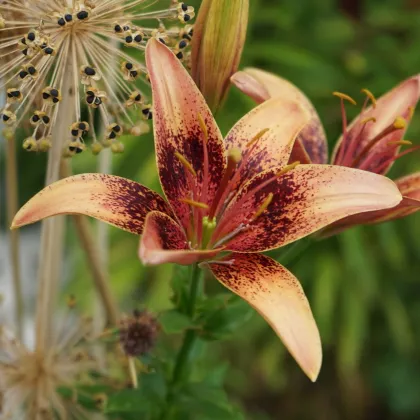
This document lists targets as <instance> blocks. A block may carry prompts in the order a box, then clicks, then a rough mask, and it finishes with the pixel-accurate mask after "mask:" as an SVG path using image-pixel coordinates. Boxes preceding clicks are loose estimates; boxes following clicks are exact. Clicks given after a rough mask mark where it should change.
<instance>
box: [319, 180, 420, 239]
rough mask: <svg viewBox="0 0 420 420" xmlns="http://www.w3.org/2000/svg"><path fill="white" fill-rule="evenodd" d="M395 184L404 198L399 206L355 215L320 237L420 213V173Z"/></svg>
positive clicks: (330, 227)
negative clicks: (358, 226)
mask: <svg viewBox="0 0 420 420" xmlns="http://www.w3.org/2000/svg"><path fill="white" fill-rule="evenodd" d="M395 184H396V185H397V187H398V189H399V190H400V192H401V194H402V196H403V199H402V200H401V202H400V203H399V204H398V205H397V206H395V207H392V208H390V209H386V210H377V211H368V212H366V213H362V214H354V215H353V216H349V217H346V218H344V219H341V220H338V221H337V222H335V223H333V224H332V225H330V226H328V227H327V228H325V229H324V231H323V232H322V233H321V235H320V236H321V237H323V238H326V237H329V236H333V235H336V234H338V233H340V232H342V231H344V230H346V229H349V228H351V227H353V226H356V225H363V224H373V223H382V222H387V221H390V220H395V219H400V218H402V217H406V216H409V215H410V214H412V213H415V212H417V211H419V210H420V172H417V173H415V174H412V175H408V176H405V177H403V178H400V179H398V180H397V181H395Z"/></svg>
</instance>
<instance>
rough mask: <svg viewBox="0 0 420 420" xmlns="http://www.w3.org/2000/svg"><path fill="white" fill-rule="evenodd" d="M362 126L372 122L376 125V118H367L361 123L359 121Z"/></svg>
mask: <svg viewBox="0 0 420 420" xmlns="http://www.w3.org/2000/svg"><path fill="white" fill-rule="evenodd" d="M360 122H361V123H362V124H367V123H368V122H374V123H376V118H375V117H368V118H364V119H363V120H362V121H360Z"/></svg>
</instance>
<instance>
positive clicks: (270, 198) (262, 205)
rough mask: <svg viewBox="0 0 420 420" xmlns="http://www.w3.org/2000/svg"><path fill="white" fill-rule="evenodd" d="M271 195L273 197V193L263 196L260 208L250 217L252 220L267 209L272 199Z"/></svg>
mask: <svg viewBox="0 0 420 420" xmlns="http://www.w3.org/2000/svg"><path fill="white" fill-rule="evenodd" d="M273 197H274V194H273V193H270V194H268V196H267V197H266V198H265V200H264V201H263V203H262V204H261V206H260V208H259V209H258V210H257V212H256V213H255V214H254V217H253V218H252V220H256V219H258V218H259V217H260V216H261V215H262V214H263V213H264V212H265V211H266V210H267V208H268V206H269V205H270V204H271V202H272V201H273Z"/></svg>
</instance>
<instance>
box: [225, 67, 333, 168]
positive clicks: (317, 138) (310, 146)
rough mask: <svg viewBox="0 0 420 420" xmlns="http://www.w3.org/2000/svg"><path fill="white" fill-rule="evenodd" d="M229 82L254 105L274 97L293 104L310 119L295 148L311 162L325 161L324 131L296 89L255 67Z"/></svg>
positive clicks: (308, 102) (310, 105) (307, 102)
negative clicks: (292, 101)
mask: <svg viewBox="0 0 420 420" xmlns="http://www.w3.org/2000/svg"><path fill="white" fill-rule="evenodd" d="M231 81H232V83H233V84H234V85H235V86H236V87H238V88H239V89H240V90H241V91H242V92H244V93H245V94H247V95H248V96H250V97H251V98H253V99H254V100H255V101H256V102H257V103H261V102H263V101H266V100H267V99H269V98H277V97H280V98H288V99H290V100H294V101H297V102H298V103H299V104H300V105H301V106H302V107H304V108H305V109H306V110H307V111H308V112H309V114H310V116H311V120H310V123H309V124H307V126H306V127H305V128H304V129H303V130H302V132H301V133H300V134H299V136H298V138H297V141H296V144H295V148H296V147H299V144H301V145H302V146H303V148H304V150H305V151H306V153H307V154H308V155H309V157H310V159H311V161H312V163H326V162H327V160H328V144H327V137H326V135H325V131H324V128H323V126H322V123H321V121H320V119H319V116H318V114H317V112H316V110H315V108H314V106H313V105H312V103H311V101H310V100H309V99H308V98H307V97H306V95H305V94H304V93H303V92H302V91H301V90H300V89H298V88H297V87H296V86H295V85H294V84H292V83H290V82H289V81H287V80H286V79H283V78H281V77H278V76H276V75H275V74H272V73H268V72H266V71H262V70H259V69H256V68H246V69H245V70H244V71H239V72H237V73H235V74H234V75H233V76H232V77H231ZM305 163H306V162H305Z"/></svg>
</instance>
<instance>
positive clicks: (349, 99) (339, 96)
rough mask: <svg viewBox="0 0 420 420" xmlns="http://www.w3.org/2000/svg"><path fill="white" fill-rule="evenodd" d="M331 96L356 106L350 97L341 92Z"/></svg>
mask: <svg viewBox="0 0 420 420" xmlns="http://www.w3.org/2000/svg"><path fill="white" fill-rule="evenodd" d="M333 95H334V96H337V98H340V99H344V100H346V101H348V102H350V103H351V104H353V105H357V102H356V101H355V100H354V99H353V98H352V97H351V96H349V95H346V94H345V93H342V92H333Z"/></svg>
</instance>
